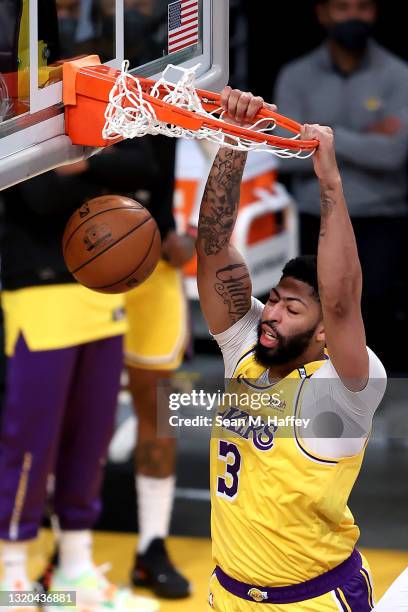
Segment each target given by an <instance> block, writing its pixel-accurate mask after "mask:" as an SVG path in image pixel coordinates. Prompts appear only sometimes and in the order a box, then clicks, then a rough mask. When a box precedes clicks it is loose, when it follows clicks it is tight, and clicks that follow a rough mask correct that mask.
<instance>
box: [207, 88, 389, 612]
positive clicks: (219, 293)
mask: <svg viewBox="0 0 408 612" xmlns="http://www.w3.org/2000/svg"><path fill="white" fill-rule="evenodd" d="M222 101H223V106H224V109H225V110H226V111H227V113H228V115H229V117H230V120H231V121H232V122H235V123H237V124H242V123H251V120H252V119H253V117H254V116H255V115H256V113H257V112H258V111H259V109H260V108H261V107H262V106H263V104H264V103H263V100H262V98H255V97H254V96H252V95H251V94H248V93H242V92H240V91H239V90H231V88H229V87H227V88H225V89H224V91H223V95H222ZM302 138H303V139H306V140H309V139H317V140H318V141H320V145H319V147H318V149H317V150H316V153H315V155H314V157H313V165H314V170H315V173H316V177H317V180H318V181H319V183H320V189H321V232H320V237H319V246H318V256H317V259H316V258H315V257H299V258H297V259H295V260H292V261H290V262H289V263H288V264H287V265H286V266H285V267H284V269H283V272H282V277H281V279H280V281H279V283H278V284H277V285H276V286H275V287H274V288H272V290H271V293H270V296H269V300H268V302H267V304H266V305H265V306H264V305H263V304H261V303H260V302H259V301H258V300H256V299H254V298H251V279H250V275H249V271H248V269H247V267H246V264H245V262H244V261H243V259H242V257H241V255H240V254H239V252H238V251H237V250H236V249H235V248H234V247H233V246H232V245H231V244H230V239H231V234H232V232H233V229H234V224H235V220H236V213H237V205H238V200H239V189H240V182H241V178H242V173H243V170H244V166H245V160H246V154H245V153H243V152H238V151H232V150H230V149H228V148H221V149H220V151H219V153H218V155H217V157H216V159H215V161H214V164H213V167H212V169H211V172H210V175H209V179H208V182H207V186H206V190H205V192H204V196H203V202H202V206H201V212H200V220H199V227H198V241H197V251H198V284H199V293H200V301H201V306H202V309H203V312H204V315H205V317H206V320H207V322H208V325H209V328H210V330H211V332H212V334H213V335H214V337H215V339H216V340H217V342H218V344H219V345H220V347H221V350H222V352H223V357H224V363H225V370H226V377H227V378H230V379H231V380H230V382H228V380H227V383H226V385H227V391H231V392H233V393H235V396H234V397H235V400H234V401H235V403H232V404H231V403H230V404H228V405H223V406H221V407H220V408H219V412H218V415H217V417H218V419H220V421H218V419H217V423H218V426H217V427H216V428H215V429H214V432H213V436H212V441H211V490H212V492H211V495H212V536H213V557H214V561H215V564H216V569H215V572H214V575H213V577H212V578H211V584H210V594H209V606H210V609H214V610H218V611H220V612H235V611H241V610H242V611H246V610H248V612H249V611H250V610H255V609H256V607H257V606H259V605H260V604H264V605H265V604H267V605H268V606H269V607H268V609H270V610H273V611H274V612H278V611H279V612H281V611H282V612H284V611H286V610H302V611H306V612H308V611H310V612H312V611H313V612H320V611H321V612H323V611H326V610H361V611H362V612H365V611H366V610H371V609H372V608H373V599H374V595H373V590H372V585H371V578H370V572H369V568H368V566H367V563H366V561H365V560H364V559H363V558H362V556H361V555H360V553H359V551H358V550H357V549H356V544H357V541H358V538H359V529H358V527H357V526H356V525H355V523H354V519H353V516H352V514H351V512H350V510H349V509H348V507H347V501H348V498H349V495H350V492H351V490H352V487H353V485H354V482H355V480H356V478H357V476H358V473H359V470H360V467H361V463H362V459H363V455H364V450H365V447H366V444H367V440H368V437H369V433H370V429H371V420H372V417H373V414H374V412H375V410H376V408H377V407H378V405H379V403H380V401H381V399H382V396H383V394H384V391H385V386H386V374H385V371H384V368H383V366H382V364H381V362H380V361H379V359H378V358H377V357H376V356H375V355H374V353H373V352H372V351H370V349H368V348H367V347H366V341H365V332H364V324H363V321H362V316H361V309H360V301H361V288H362V275H361V268H360V264H359V260H358V253H357V247H356V243H355V238H354V233H353V229H352V225H351V222H350V218H349V215H348V211H347V206H346V202H345V198H344V195H343V189H342V182H341V177H340V174H339V171H338V167H337V163H336V158H335V153H334V137H333V132H332V130H331V129H330V128H328V127H321V126H318V125H313V126H304V127H303V128H302ZM293 163H296V160H294V162H293ZM260 394H262V395H263V396H264V399H265V397H266V400H267V401H265V402H264V403H263V404H262V407H261V408H260V409H259V407H258V406H257V407H256V409H251V403H252V404H253V405H254V400H259V397H260ZM243 399H245V400H246V401H245V402H243V401H242V400H243ZM243 405H246V406H247V407H245V408H243V407H242V406H243ZM248 406H249V407H248ZM277 423H278V424H277ZM282 423H283V424H282Z"/></svg>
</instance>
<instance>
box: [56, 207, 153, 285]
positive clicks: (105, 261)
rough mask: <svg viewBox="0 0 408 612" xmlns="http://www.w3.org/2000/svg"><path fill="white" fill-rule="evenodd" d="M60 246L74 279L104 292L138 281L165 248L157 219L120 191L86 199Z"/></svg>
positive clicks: (139, 281)
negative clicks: (120, 194) (121, 194)
mask: <svg viewBox="0 0 408 612" xmlns="http://www.w3.org/2000/svg"><path fill="white" fill-rule="evenodd" d="M62 249H63V254H64V259H65V263H66V265H67V268H68V270H69V271H70V272H71V274H73V276H74V277H75V278H76V280H77V281H78V282H79V283H81V285H84V286H85V287H88V288H89V289H93V290H94V291H100V292H101V293H123V292H125V291H129V290H130V289H133V287H137V285H140V283H142V282H143V281H144V280H146V278H147V277H148V276H150V274H151V273H152V272H153V270H154V269H155V267H156V265H157V262H158V261H159V258H160V254H161V240H160V233H159V230H158V227H157V224H156V221H155V220H154V219H153V217H152V216H151V215H150V213H149V211H148V210H146V208H144V207H143V206H142V205H141V204H139V203H138V202H135V201H134V200H131V199H130V198H126V197H124V196H119V195H106V196H101V197H98V198H93V199H92V200H88V201H87V202H85V204H83V205H82V206H81V208H78V210H76V211H75V212H74V214H73V215H72V216H71V218H70V220H69V221H68V223H67V226H66V228H65V231H64V236H63V239H62Z"/></svg>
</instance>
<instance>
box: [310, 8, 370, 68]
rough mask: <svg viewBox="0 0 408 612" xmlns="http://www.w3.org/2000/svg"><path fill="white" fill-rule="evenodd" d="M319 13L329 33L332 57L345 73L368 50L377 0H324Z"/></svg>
mask: <svg viewBox="0 0 408 612" xmlns="http://www.w3.org/2000/svg"><path fill="white" fill-rule="evenodd" d="M317 16H318V19H319V22H320V24H321V25H322V26H323V27H324V28H325V30H326V31H327V34H328V44H329V48H330V52H331V54H332V58H333V61H334V63H335V65H336V66H337V67H338V69H339V70H340V71H341V72H343V73H344V74H348V73H351V72H353V70H355V69H356V68H357V66H358V64H359V62H361V60H362V58H363V57H364V54H365V53H366V50H367V44H368V41H369V38H370V36H371V34H372V30H373V26H374V23H375V20H376V17H377V7H376V3H375V1H374V0H324V1H319V2H318V4H317Z"/></svg>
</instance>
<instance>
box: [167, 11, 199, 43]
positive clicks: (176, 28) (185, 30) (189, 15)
mask: <svg viewBox="0 0 408 612" xmlns="http://www.w3.org/2000/svg"><path fill="white" fill-rule="evenodd" d="M168 11H169V44H168V52H169V53H175V52H176V51H180V50H181V49H184V48H185V47H191V45H196V44H197V43H198V0H178V1H177V2H172V3H171V4H169V9H168Z"/></svg>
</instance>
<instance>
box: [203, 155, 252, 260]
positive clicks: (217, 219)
mask: <svg viewBox="0 0 408 612" xmlns="http://www.w3.org/2000/svg"><path fill="white" fill-rule="evenodd" d="M245 160H246V153H242V152H240V151H232V150H230V149H223V150H222V151H220V153H218V155H217V157H216V158H215V160H214V164H213V167H212V170H211V173H210V176H209V177H208V181H207V185H206V188H205V191H204V196H203V202H202V205H201V211H200V220H199V224H198V239H199V241H201V242H202V245H203V249H204V252H205V254H206V255H216V254H217V253H219V252H220V251H221V250H222V249H223V248H224V247H225V246H226V245H227V244H228V242H229V240H230V238H231V234H232V232H233V229H234V224H235V219H236V216H237V209H238V203H239V192H240V185H241V179H242V173H243V171H244V166H245Z"/></svg>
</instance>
